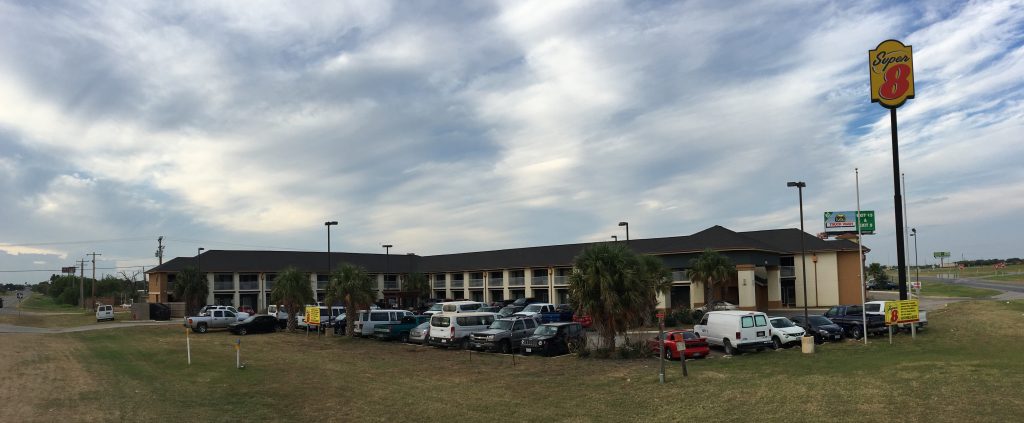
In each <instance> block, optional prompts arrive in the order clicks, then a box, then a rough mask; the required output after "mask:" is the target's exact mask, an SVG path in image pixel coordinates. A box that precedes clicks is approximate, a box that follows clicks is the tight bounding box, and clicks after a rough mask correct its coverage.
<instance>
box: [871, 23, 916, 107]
mask: <svg viewBox="0 0 1024 423" xmlns="http://www.w3.org/2000/svg"><path fill="white" fill-rule="evenodd" d="M868 68H869V69H870V72H869V74H870V76H871V101H872V102H877V103H881V104H882V106H884V107H886V108H889V109H895V108H897V107H900V106H902V105H903V103H904V102H906V101H907V99H911V98H914V48H913V47H912V46H907V45H903V43H901V42H899V41H896V40H886V41H883V42H882V43H881V44H879V45H878V48H876V49H874V50H870V51H868Z"/></svg>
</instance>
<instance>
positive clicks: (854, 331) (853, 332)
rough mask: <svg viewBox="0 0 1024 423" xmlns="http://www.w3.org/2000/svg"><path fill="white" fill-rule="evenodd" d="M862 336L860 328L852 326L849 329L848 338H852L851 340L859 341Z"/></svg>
mask: <svg viewBox="0 0 1024 423" xmlns="http://www.w3.org/2000/svg"><path fill="white" fill-rule="evenodd" d="M863 336H864V333H863V332H862V331H861V328H860V326H854V327H852V328H850V337H851V338H853V339H860V338H861V337H863Z"/></svg>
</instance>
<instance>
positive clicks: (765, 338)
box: [693, 310, 772, 355]
mask: <svg viewBox="0 0 1024 423" xmlns="http://www.w3.org/2000/svg"><path fill="white" fill-rule="evenodd" d="M693 331H694V332H696V333H697V336H703V337H705V338H707V340H708V344H711V345H719V346H721V347H722V348H724V349H725V353H726V354H729V355H732V354H736V353H737V352H739V351H740V350H757V351H762V350H764V349H765V348H768V347H771V346H772V330H771V326H769V325H768V316H767V315H766V314H764V313H762V312H760V311H742V310H728V311H711V312H708V313H707V314H705V315H704V317H702V318H701V319H700V323H698V324H696V325H694V326H693Z"/></svg>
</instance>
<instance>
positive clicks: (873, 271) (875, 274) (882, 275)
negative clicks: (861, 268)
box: [867, 263, 889, 283]
mask: <svg viewBox="0 0 1024 423" xmlns="http://www.w3.org/2000/svg"><path fill="white" fill-rule="evenodd" d="M867 275H868V277H869V278H872V279H874V280H875V283H886V282H889V274H888V273H886V272H885V269H883V268H882V264H881V263H871V265H869V266H868V271H867Z"/></svg>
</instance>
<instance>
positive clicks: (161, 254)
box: [156, 235, 164, 264]
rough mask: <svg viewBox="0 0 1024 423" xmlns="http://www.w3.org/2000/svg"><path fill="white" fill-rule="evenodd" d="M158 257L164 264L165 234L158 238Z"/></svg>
mask: <svg viewBox="0 0 1024 423" xmlns="http://www.w3.org/2000/svg"><path fill="white" fill-rule="evenodd" d="M156 243H157V246H156V258H158V259H160V264H164V236H163V235H160V237H159V238H157V239H156Z"/></svg>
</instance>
